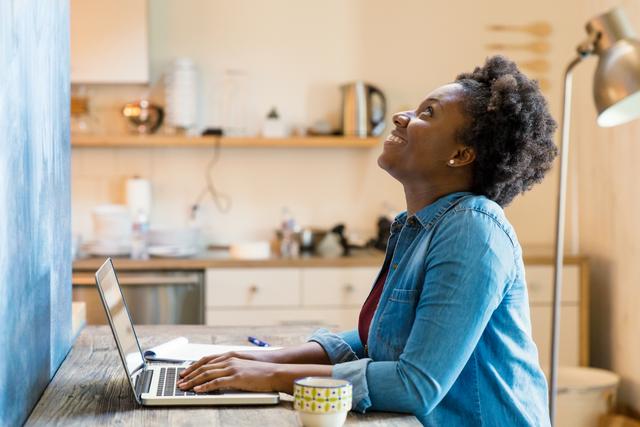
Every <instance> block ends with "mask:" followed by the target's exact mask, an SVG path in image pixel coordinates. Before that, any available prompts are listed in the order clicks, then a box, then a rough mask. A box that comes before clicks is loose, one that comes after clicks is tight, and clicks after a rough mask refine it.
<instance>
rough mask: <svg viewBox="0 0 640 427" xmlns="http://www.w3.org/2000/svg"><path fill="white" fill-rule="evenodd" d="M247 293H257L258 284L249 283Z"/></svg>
mask: <svg viewBox="0 0 640 427" xmlns="http://www.w3.org/2000/svg"><path fill="white" fill-rule="evenodd" d="M249 293H251V294H257V293H258V285H251V286H250V287H249Z"/></svg>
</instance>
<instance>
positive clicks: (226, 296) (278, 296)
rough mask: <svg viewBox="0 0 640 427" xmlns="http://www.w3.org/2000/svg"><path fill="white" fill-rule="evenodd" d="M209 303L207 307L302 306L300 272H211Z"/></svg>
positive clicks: (208, 280)
mask: <svg viewBox="0 0 640 427" xmlns="http://www.w3.org/2000/svg"><path fill="white" fill-rule="evenodd" d="M206 301H207V307H247V308H248V307H290V306H299V305H300V269H297V268H251V269H234V268H212V269H209V270H207V295H206Z"/></svg>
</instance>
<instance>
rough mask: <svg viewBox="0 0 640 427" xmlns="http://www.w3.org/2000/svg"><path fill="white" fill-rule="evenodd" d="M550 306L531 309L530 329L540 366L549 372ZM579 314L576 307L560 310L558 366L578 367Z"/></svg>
mask: <svg viewBox="0 0 640 427" xmlns="http://www.w3.org/2000/svg"><path fill="white" fill-rule="evenodd" d="M551 313H552V309H551V306H550V305H538V306H536V305H534V306H532V307H531V329H532V333H533V340H534V341H535V343H536V346H537V347H538V355H539V360H540V365H541V366H542V369H544V370H545V372H549V366H550V364H549V361H550V360H551V355H550V352H551ZM579 331H580V314H579V309H578V306H577V305H563V306H562V308H561V309H560V355H559V361H560V365H568V366H579V365H580V333H579Z"/></svg>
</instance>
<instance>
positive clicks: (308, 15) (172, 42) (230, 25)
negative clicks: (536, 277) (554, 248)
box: [73, 0, 581, 247]
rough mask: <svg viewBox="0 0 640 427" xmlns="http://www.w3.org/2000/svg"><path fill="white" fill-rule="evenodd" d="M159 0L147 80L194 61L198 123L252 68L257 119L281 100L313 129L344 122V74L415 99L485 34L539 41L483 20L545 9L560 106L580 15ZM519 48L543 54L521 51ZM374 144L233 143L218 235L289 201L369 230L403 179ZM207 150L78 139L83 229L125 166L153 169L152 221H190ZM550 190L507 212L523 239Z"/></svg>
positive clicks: (531, 236)
mask: <svg viewBox="0 0 640 427" xmlns="http://www.w3.org/2000/svg"><path fill="white" fill-rule="evenodd" d="M150 7H151V10H150V17H151V23H150V27H151V29H150V31H151V37H150V44H151V69H152V80H154V81H156V82H159V81H160V78H161V75H162V72H163V70H165V69H166V66H167V64H168V63H169V61H170V60H172V59H173V58H175V57H182V56H188V57H191V58H193V59H194V60H195V61H196V63H197V65H198V68H199V71H200V75H201V83H202V99H201V118H200V123H201V125H202V126H206V125H219V124H220V104H221V99H220V98H221V91H222V88H221V83H222V82H221V79H222V75H223V73H224V70H225V69H228V68H240V69H243V70H245V71H247V73H248V74H249V76H250V79H249V80H250V83H249V85H250V87H251V113H250V114H249V116H250V120H251V123H254V127H255V128H259V126H260V123H261V117H262V116H264V115H265V114H266V112H267V111H268V109H269V108H270V107H271V106H274V105H275V106H277V107H278V109H279V111H280V112H281V114H282V116H283V117H284V118H285V120H287V121H288V122H289V123H290V124H291V125H294V126H297V125H304V126H308V125H309V124H311V123H313V122H314V121H315V120H318V119H328V120H330V121H331V122H332V123H333V124H335V125H337V124H338V113H339V109H340V92H339V89H338V87H339V85H340V84H341V83H343V82H345V81H349V80H353V79H356V78H363V79H365V80H367V81H370V82H371V83H373V84H375V85H377V86H379V87H380V88H381V89H383V90H384V91H385V93H386V94H387V98H388V104H389V110H390V112H393V111H398V110H400V109H406V108H412V107H413V106H415V105H416V104H417V103H419V102H420V101H421V99H422V98H423V97H424V96H425V95H426V93H428V92H429V91H430V90H431V89H433V88H435V87H437V86H438V85H441V84H444V83H446V82H449V81H451V80H453V79H454V78H455V76H456V74H458V73H459V72H462V71H468V70H471V69H472V68H473V67H474V66H475V65H478V64H480V63H481V62H482V61H483V60H484V58H485V57H486V56H487V55H489V54H491V53H493V52H490V51H488V50H486V49H485V43H486V42H488V41H508V42H509V41H512V42H526V41H529V40H530V38H528V37H526V36H525V35H522V34H491V33H490V32H488V31H487V30H486V26H487V25H488V24H492V23H507V24H523V23H529V22H532V21H537V20H546V21H549V22H550V23H551V24H552V25H553V27H554V33H553V35H552V36H551V38H550V41H551V43H552V51H551V53H550V54H549V55H548V59H549V60H550V61H551V63H552V64H553V68H552V72H551V73H549V75H548V76H547V77H549V78H550V79H551V81H552V87H551V91H550V93H549V96H550V101H551V105H552V110H553V112H554V114H555V115H556V116H557V115H558V114H557V113H558V112H559V103H558V99H559V96H558V92H559V90H560V86H559V81H560V79H559V78H557V77H555V76H559V75H560V72H561V64H563V61H564V60H565V58H567V57H568V56H569V55H570V53H571V49H572V48H573V43H574V40H575V39H576V38H577V37H579V34H580V26H579V25H569V21H571V19H573V18H572V17H573V14H572V8H571V4H565V3H564V2H553V1H549V0H547V1H543V2H535V3H528V4H525V3H522V2H509V1H506V0H501V1H492V2H490V3H487V2H484V3H480V2H473V3H472V2H463V1H458V2H447V3H442V2H426V1H422V0H410V1H405V2H402V3H392V2H385V1H382V0H367V1H365V0H351V1H343V0H329V1H324V2H296V1H293V0H274V1H270V2H256V1H250V0H239V1H234V2H224V1H205V0H190V1H180V2H179V1H175V0H162V1H160V0H154V1H152V2H150ZM551 12H553V13H551ZM580 25H581V24H580ZM568 29H571V30H570V31H569V30H568ZM567 32H570V33H571V36H570V37H567ZM574 33H575V34H574ZM510 53H511V52H510ZM512 56H513V57H514V58H515V59H517V60H526V59H532V58H534V57H535V55H533V54H531V53H526V52H513V55H512ZM160 87H161V85H160V86H157V87H156V88H154V89H153V90H152V91H151V92H152V95H153V96H156V97H161V93H162V91H161V89H160ZM143 89H144V88H141V87H136V86H128V87H115V86H104V87H94V88H92V89H91V90H92V93H93V95H94V97H93V107H94V109H95V110H97V111H98V112H99V115H100V117H102V127H103V128H104V129H105V130H106V131H111V130H116V131H122V129H123V122H122V120H121V119H120V118H119V116H118V109H119V108H120V106H121V105H122V103H123V102H125V101H128V100H131V99H135V98H136V97H137V96H140V94H141V93H142V92H143ZM379 151H380V148H375V149H372V150H364V151H362V150H337V149H336V150H333V149H329V150H294V149H226V150H224V151H223V152H222V157H221V160H220V163H219V164H218V165H217V166H216V168H215V170H214V176H215V180H216V183H217V186H218V187H219V189H220V191H221V192H224V193H227V194H230V195H231V196H232V197H233V209H232V211H231V212H230V213H229V214H220V213H219V212H217V211H216V210H215V209H214V208H213V207H212V206H211V205H209V206H208V207H206V209H205V214H204V216H205V217H206V219H207V221H208V225H209V232H210V233H209V234H210V236H211V240H213V241H216V242H228V241H232V240H248V239H254V238H264V237H269V235H270V233H271V231H272V229H273V228H274V227H275V226H276V224H277V223H278V221H279V218H280V211H281V208H282V206H288V207H289V208H290V209H291V210H292V211H293V212H294V214H295V215H296V216H297V217H298V219H299V221H300V222H301V223H302V224H312V225H319V226H328V225H331V224H333V223H335V222H338V221H345V222H346V223H347V225H348V227H350V228H352V229H354V230H362V231H363V233H364V234H371V233H373V230H374V228H375V220H376V218H377V216H378V215H379V214H380V213H382V212H383V211H384V209H383V205H384V204H385V203H389V204H391V205H392V206H393V207H394V208H396V209H398V210H401V209H403V208H404V198H403V195H402V192H401V188H400V187H399V185H398V184H397V183H395V182H394V181H393V180H392V179H391V178H390V177H388V176H387V175H386V174H385V173H384V172H382V171H380V170H379V169H378V167H377V165H376V158H377V155H378V152H379ZM207 156H210V153H207V152H206V150H190V149H185V150H179V149H174V150H93V149H91V150H90V149H85V150H75V151H74V154H73V165H74V228H75V229H76V230H77V231H80V232H83V233H84V234H88V233H90V230H91V223H90V215H89V212H90V208H91V207H92V206H94V205H95V204H97V203H101V202H107V201H118V200H120V199H121V197H122V196H121V184H122V181H123V179H124V177H125V176H126V175H131V174H134V173H139V174H142V175H144V176H148V177H151V178H152V180H153V184H154V192H155V196H156V197H155V203H154V212H153V217H152V220H153V222H154V223H155V225H156V226H174V225H181V224H183V223H184V222H185V221H186V212H187V211H188V208H189V204H190V203H192V201H193V200H194V199H195V197H196V196H197V194H198V193H199V192H200V190H201V188H202V186H203V185H204V180H203V179H202V177H203V176H204V173H205V170H204V168H205V163H206V157H207ZM554 189H555V176H554V175H553V174H551V175H550V176H549V177H548V179H547V180H546V181H545V182H544V183H543V184H542V185H539V186H538V187H536V189H534V190H533V191H531V192H530V193H529V194H527V195H526V196H524V197H521V198H520V199H518V200H517V201H516V202H514V204H513V206H511V207H509V209H508V210H507V214H508V215H509V217H510V218H511V220H512V222H513V223H514V225H515V227H516V229H517V231H518V233H519V236H520V239H521V241H522V242H523V243H524V244H525V245H526V246H543V247H549V246H550V245H551V243H552V239H553V221H554V217H553V208H554V204H555V199H554V195H553V194H554Z"/></svg>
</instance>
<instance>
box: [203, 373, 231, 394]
mask: <svg viewBox="0 0 640 427" xmlns="http://www.w3.org/2000/svg"><path fill="white" fill-rule="evenodd" d="M235 381H236V380H235V377H233V376H224V377H219V378H215V379H213V380H211V381H208V382H206V383H204V384H202V385H199V386H197V387H194V389H193V391H195V392H196V393H205V392H207V391H212V390H219V389H221V388H233V385H234V383H235Z"/></svg>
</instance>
